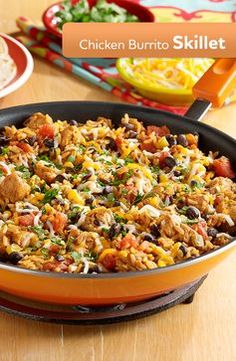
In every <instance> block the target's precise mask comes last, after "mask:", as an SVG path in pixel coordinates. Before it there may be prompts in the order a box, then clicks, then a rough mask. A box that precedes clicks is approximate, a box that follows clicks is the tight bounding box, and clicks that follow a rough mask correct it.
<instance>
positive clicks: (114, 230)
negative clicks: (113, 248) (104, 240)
mask: <svg viewBox="0 0 236 361" xmlns="http://www.w3.org/2000/svg"><path fill="white" fill-rule="evenodd" d="M120 231H121V225H120V224H119V223H113V224H112V226H111V228H110V230H109V232H108V236H109V238H110V239H112V238H113V237H115V236H116V235H117V234H119V233H120Z"/></svg>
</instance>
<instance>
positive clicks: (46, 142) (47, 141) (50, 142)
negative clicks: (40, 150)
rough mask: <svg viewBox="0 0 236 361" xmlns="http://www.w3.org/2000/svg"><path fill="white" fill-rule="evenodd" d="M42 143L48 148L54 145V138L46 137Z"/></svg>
mask: <svg viewBox="0 0 236 361" xmlns="http://www.w3.org/2000/svg"><path fill="white" fill-rule="evenodd" d="M43 143H44V145H46V147H48V148H54V145H55V143H54V140H53V139H48V138H46V139H45V140H44V142H43Z"/></svg>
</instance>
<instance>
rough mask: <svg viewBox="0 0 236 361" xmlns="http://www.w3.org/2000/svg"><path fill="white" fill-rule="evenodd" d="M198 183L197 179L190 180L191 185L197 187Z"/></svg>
mask: <svg viewBox="0 0 236 361" xmlns="http://www.w3.org/2000/svg"><path fill="white" fill-rule="evenodd" d="M197 184H198V182H197V181H195V180H191V182H190V185H191V187H195V186H196V185H197Z"/></svg>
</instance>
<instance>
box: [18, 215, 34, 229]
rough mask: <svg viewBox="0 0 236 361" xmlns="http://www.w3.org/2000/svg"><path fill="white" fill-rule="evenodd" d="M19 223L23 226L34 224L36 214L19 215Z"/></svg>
mask: <svg viewBox="0 0 236 361" xmlns="http://www.w3.org/2000/svg"><path fill="white" fill-rule="evenodd" d="M19 224H20V225H21V226H25V227H27V226H33V224H34V214H32V213H31V214H26V215H25V216H20V217H19Z"/></svg>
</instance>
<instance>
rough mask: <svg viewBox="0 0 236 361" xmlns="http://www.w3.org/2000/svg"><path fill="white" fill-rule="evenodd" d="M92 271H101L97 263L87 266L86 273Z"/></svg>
mask: <svg viewBox="0 0 236 361" xmlns="http://www.w3.org/2000/svg"><path fill="white" fill-rule="evenodd" d="M93 272H96V273H101V272H100V269H99V267H98V265H97V264H93V265H90V266H89V270H88V273H93Z"/></svg>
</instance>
